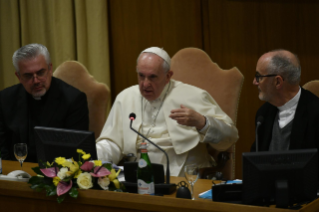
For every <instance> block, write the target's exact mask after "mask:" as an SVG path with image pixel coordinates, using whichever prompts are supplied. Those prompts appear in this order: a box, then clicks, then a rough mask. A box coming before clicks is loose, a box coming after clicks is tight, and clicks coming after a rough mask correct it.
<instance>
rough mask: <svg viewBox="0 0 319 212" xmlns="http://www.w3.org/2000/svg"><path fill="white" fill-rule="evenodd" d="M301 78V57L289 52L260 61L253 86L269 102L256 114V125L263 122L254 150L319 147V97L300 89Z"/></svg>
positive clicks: (276, 54)
mask: <svg viewBox="0 0 319 212" xmlns="http://www.w3.org/2000/svg"><path fill="white" fill-rule="evenodd" d="M300 75H301V68H300V62H299V60H298V57H297V56H296V55H294V54H293V53H291V52H289V51H286V50H274V51H271V52H268V53H266V54H264V55H262V56H261V57H260V59H259V60H258V62H257V67H256V74H255V78H254V81H253V84H254V85H256V86H257V87H258V91H259V99H260V100H262V101H266V103H265V104H264V105H262V106H261V107H260V108H259V110H258V111H257V114H256V123H255V124H256V125H257V122H258V120H259V119H263V121H262V123H261V125H260V126H259V128H258V147H257V146H256V142H255V143H254V144H253V145H252V147H251V151H256V148H257V149H258V151H280V150H292V149H309V148H318V142H319V98H318V97H317V96H315V95H314V94H312V93H311V92H309V91H307V90H304V89H303V88H301V87H300V86H299V82H300ZM260 117H263V118H260Z"/></svg>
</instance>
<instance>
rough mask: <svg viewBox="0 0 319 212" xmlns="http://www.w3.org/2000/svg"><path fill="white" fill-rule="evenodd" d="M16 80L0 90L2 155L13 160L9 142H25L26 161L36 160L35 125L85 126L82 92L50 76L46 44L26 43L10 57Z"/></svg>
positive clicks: (86, 122) (86, 126) (81, 128)
mask: <svg viewBox="0 0 319 212" xmlns="http://www.w3.org/2000/svg"><path fill="white" fill-rule="evenodd" d="M12 61H13V65H14V67H15V70H16V72H15V75H16V76H17V78H18V79H19V81H20V83H19V84H17V85H14V86H12V87H9V88H6V89H4V90H2V91H1V92H0V149H1V154H2V159H7V160H15V157H14V153H13V146H14V144H16V143H27V146H28V156H27V159H26V161H30V162H37V154H36V146H35V135H34V127H35V126H45V127H56V128H67V129H78V130H88V127H89V117H88V104H87V99H86V95H85V94H84V93H83V92H80V91H79V90H77V89H76V88H74V87H72V86H70V85H68V84H66V83H65V82H63V81H61V80H59V79H57V78H54V77H53V76H52V63H51V59H50V54H49V52H48V50H47V48H46V47H45V46H43V45H41V44H29V45H26V46H23V47H21V48H20V49H18V50H17V51H16V52H15V53H14V54H13V57H12Z"/></svg>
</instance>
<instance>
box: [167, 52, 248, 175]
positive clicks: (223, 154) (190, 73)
mask: <svg viewBox="0 0 319 212" xmlns="http://www.w3.org/2000/svg"><path fill="white" fill-rule="evenodd" d="M171 69H172V71H173V72H174V74H173V79H176V80H179V81H182V82H184V83H187V84H191V85H194V86H197V87H199V88H202V89H204V90H206V91H207V92H209V93H210V95H211V96H212V97H213V98H214V99H215V100H216V102H217V103H218V104H219V106H220V107H221V108H222V109H223V111H224V112H225V113H226V114H227V115H228V116H229V117H230V118H231V119H232V120H233V122H234V123H235V124H236V120H237V110H238V103H239V97H240V92H241V89H242V84H243V81H244V76H243V75H242V73H241V72H240V71H239V70H238V69H237V68H232V69H230V70H222V69H221V68H220V67H219V66H218V65H217V64H216V63H214V62H212V60H211V59H210V57H209V56H208V55H207V54H206V53H205V52H204V51H202V50H200V49H197V48H185V49H182V50H180V51H178V52H177V53H176V54H175V55H174V56H173V57H172V61H171ZM207 147H208V151H209V153H210V155H211V156H213V157H214V159H215V161H216V162H217V165H216V167H214V168H211V170H210V172H217V171H218V172H219V171H220V172H222V173H223V177H224V178H226V179H234V178H235V145H233V146H231V147H230V148H229V149H218V150H216V149H213V148H212V147H211V146H210V145H207Z"/></svg>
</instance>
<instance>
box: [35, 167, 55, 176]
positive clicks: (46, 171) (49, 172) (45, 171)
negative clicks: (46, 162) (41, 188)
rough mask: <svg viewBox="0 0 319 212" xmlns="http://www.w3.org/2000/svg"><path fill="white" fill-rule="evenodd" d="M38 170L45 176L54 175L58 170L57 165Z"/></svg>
mask: <svg viewBox="0 0 319 212" xmlns="http://www.w3.org/2000/svg"><path fill="white" fill-rule="evenodd" d="M40 171H41V172H42V173H43V174H44V175H45V176H46V177H50V178H53V177H56V176H57V173H58V172H59V171H60V169H59V168H58V167H51V168H46V169H40Z"/></svg>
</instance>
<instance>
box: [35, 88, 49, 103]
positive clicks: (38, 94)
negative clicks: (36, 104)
mask: <svg viewBox="0 0 319 212" xmlns="http://www.w3.org/2000/svg"><path fill="white" fill-rule="evenodd" d="M46 92H47V89H46V88H45V87H43V88H42V89H41V90H39V91H33V92H32V96H33V98H34V99H37V100H39V99H41V97H42V96H44V95H45V94H46Z"/></svg>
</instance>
